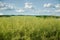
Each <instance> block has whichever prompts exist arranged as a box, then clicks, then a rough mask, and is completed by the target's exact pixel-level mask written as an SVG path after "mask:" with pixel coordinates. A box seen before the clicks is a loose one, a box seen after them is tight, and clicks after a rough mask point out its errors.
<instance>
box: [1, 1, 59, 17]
mask: <svg viewBox="0 0 60 40" xmlns="http://www.w3.org/2000/svg"><path fill="white" fill-rule="evenodd" d="M0 15H59V16H60V0H0Z"/></svg>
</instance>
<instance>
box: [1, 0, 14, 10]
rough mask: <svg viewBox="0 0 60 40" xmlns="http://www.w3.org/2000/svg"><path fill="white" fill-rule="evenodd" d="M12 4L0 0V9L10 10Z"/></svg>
mask: <svg viewBox="0 0 60 40" xmlns="http://www.w3.org/2000/svg"><path fill="white" fill-rule="evenodd" d="M12 9H14V6H12V5H10V4H8V3H4V2H1V1H0V10H12Z"/></svg>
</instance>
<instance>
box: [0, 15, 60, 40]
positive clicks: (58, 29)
mask: <svg viewBox="0 0 60 40" xmlns="http://www.w3.org/2000/svg"><path fill="white" fill-rule="evenodd" d="M0 40H60V18H58V19H57V18H55V17H46V18H44V17H36V16H11V17H0Z"/></svg>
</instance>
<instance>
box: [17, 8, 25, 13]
mask: <svg viewBox="0 0 60 40" xmlns="http://www.w3.org/2000/svg"><path fill="white" fill-rule="evenodd" d="M16 12H19V13H23V12H25V10H23V9H18V10H16Z"/></svg>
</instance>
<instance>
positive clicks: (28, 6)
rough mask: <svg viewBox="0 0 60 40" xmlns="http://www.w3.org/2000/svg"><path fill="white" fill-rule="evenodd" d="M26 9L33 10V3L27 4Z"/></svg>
mask: <svg viewBox="0 0 60 40" xmlns="http://www.w3.org/2000/svg"><path fill="white" fill-rule="evenodd" d="M24 8H28V9H32V8H33V6H32V3H28V2H26V3H25V7H24Z"/></svg>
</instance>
